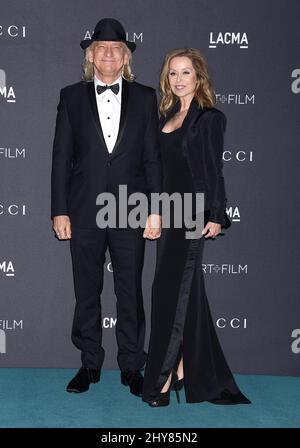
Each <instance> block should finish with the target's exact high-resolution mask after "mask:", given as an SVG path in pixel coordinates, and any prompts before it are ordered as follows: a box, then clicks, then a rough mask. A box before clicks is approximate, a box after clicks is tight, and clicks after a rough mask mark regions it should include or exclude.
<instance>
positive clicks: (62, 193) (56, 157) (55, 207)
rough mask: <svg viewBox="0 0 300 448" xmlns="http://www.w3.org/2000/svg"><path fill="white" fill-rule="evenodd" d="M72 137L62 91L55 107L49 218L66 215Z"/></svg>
mask: <svg viewBox="0 0 300 448" xmlns="http://www.w3.org/2000/svg"><path fill="white" fill-rule="evenodd" d="M73 147H74V145H73V135H72V128H71V125H70V121H69V117H68V111H67V107H66V104H65V101H64V94H63V89H62V90H61V91H60V101H59V104H58V106H57V117H56V126H55V137H54V142H53V153H52V173H51V217H52V218H53V217H54V216H58V215H68V206H67V200H68V193H69V182H70V174H71V170H72V158H73Z"/></svg>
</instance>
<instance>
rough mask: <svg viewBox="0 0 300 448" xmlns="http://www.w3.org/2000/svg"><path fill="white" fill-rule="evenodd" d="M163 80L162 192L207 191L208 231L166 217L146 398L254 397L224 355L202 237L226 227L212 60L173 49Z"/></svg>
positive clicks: (153, 401)
mask: <svg viewBox="0 0 300 448" xmlns="http://www.w3.org/2000/svg"><path fill="white" fill-rule="evenodd" d="M160 87H161V97H162V98H161V103H160V112H161V120H160V143H161V152H162V162H163V173H164V192H167V193H169V194H172V193H174V192H177V193H180V194H183V193H192V194H193V195H194V196H193V197H195V193H197V192H202V193H204V198H205V199H204V209H205V214H204V229H203V231H202V234H203V235H204V234H205V236H204V237H200V238H199V237H198V238H195V239H187V238H186V236H185V232H186V228H185V226H182V227H181V228H176V227H175V226H174V219H173V220H172V213H171V225H170V226H169V228H166V227H164V221H163V223H162V232H161V237H160V239H159V240H158V243H157V249H158V250H157V262H156V270H155V278H154V282H153V288H152V314H151V334H150V341H149V349H148V359H147V363H146V367H145V375H144V386H143V395H142V400H143V401H145V402H147V403H148V404H149V405H150V406H153V407H158V406H166V405H168V404H169V397H170V390H172V389H175V390H176V393H177V394H178V390H179V388H181V386H182V385H184V390H185V396H186V402H187V403H195V402H201V401H210V402H211V403H215V404H238V403H250V401H249V400H248V399H247V398H246V397H245V396H244V395H243V394H242V393H241V392H240V390H239V388H238V386H237V385H236V383H235V380H234V378H233V375H232V373H231V371H230V369H229V367H228V365H227V362H226V360H225V357H224V354H223V351H222V348H221V346H220V343H219V340H218V337H217V334H216V330H215V326H214V323H213V320H212V317H211V313H210V309H209V304H208V301H207V297H206V292H205V286H204V279H203V272H202V254H203V248H204V241H205V238H215V237H216V236H217V235H218V234H219V233H220V231H221V227H227V226H228V218H227V216H226V213H225V209H226V197H225V187H224V178H223V174H222V166H223V165H222V153H223V134H224V131H225V125H226V119H225V115H224V114H223V113H222V112H221V111H219V110H218V109H216V108H215V107H214V104H215V94H214V91H213V89H212V86H211V82H210V79H209V75H208V71H207V65H206V62H205V61H204V59H203V57H202V56H201V54H200V52H199V51H198V50H195V49H191V48H189V49H179V50H174V51H172V52H171V53H169V54H168V55H167V56H166V58H165V62H164V64H163V67H162V72H161V77H160ZM177 398H178V395H177ZM178 400H179V398H178Z"/></svg>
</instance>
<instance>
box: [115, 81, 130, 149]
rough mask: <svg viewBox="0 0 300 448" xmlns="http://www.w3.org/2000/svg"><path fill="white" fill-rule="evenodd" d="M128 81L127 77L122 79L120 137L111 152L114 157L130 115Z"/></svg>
mask: <svg viewBox="0 0 300 448" xmlns="http://www.w3.org/2000/svg"><path fill="white" fill-rule="evenodd" d="M128 84H129V83H128V81H126V80H125V79H122V99H121V116H120V125H119V132H118V137H117V140H116V143H115V146H114V149H113V151H112V153H111V155H112V157H113V156H114V155H115V153H116V151H117V150H118V147H119V144H120V142H121V140H122V137H123V134H124V129H125V125H126V119H127V116H128V90H129V85H128Z"/></svg>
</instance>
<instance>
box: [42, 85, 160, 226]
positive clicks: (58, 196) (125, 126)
mask: <svg viewBox="0 0 300 448" xmlns="http://www.w3.org/2000/svg"><path fill="white" fill-rule="evenodd" d="M122 83H123V84H122V99H121V115H120V125H119V133H118V137H117V141H116V144H115V146H114V148H113V151H112V153H109V152H108V149H107V147H106V144H105V140H104V136H103V133H102V128H101V124H100V119H99V115H98V109H97V100H96V94H95V87H94V82H93V81H91V82H83V81H81V82H78V83H76V84H73V85H70V86H67V87H65V88H63V89H61V91H60V101H59V104H58V107H57V118H56V127H55V137H54V142H53V156H52V175H51V217H52V218H53V217H54V216H57V215H68V216H69V217H70V219H71V224H72V225H73V226H76V227H80V228H96V214H97V211H98V210H99V208H100V206H99V205H96V197H97V196H98V194H99V193H103V192H110V193H114V194H115V197H116V199H117V196H118V191H119V185H121V184H122V185H127V193H128V195H129V194H131V193H135V192H142V193H145V194H147V195H148V196H149V194H150V193H160V192H161V186H162V185H161V182H162V177H161V176H162V172H161V157H160V150H159V143H158V111H157V99H156V94H155V90H154V89H152V88H151V87H146V86H143V85H141V84H139V83H137V82H128V81H125V80H124V79H123V80H122ZM117 206H118V204H117Z"/></svg>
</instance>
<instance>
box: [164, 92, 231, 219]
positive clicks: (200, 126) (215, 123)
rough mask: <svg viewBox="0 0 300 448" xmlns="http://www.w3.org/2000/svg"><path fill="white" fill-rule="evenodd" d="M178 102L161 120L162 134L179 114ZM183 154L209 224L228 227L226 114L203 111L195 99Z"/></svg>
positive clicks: (189, 117) (216, 110)
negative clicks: (225, 147)
mask: <svg viewBox="0 0 300 448" xmlns="http://www.w3.org/2000/svg"><path fill="white" fill-rule="evenodd" d="M179 108H180V103H179V102H177V103H176V104H175V106H174V107H173V108H172V110H171V111H169V112H168V113H167V115H166V116H161V118H160V130H161V129H162V128H163V126H164V125H165V123H166V122H167V121H168V120H170V118H171V117H172V116H173V115H174V114H175V113H176V112H177V111H178V110H179ZM184 128H185V135H184V138H183V143H182V145H183V150H184V151H185V153H186V154H187V156H188V163H189V166H190V169H191V172H192V176H193V181H194V187H195V191H196V192H203V193H204V209H205V210H209V221H212V222H216V223H219V224H221V226H222V227H225V228H227V227H229V225H230V221H229V218H228V216H227V214H226V202H227V198H226V192H225V183H224V176H223V147H224V133H225V129H226V117H225V115H224V113H223V112H222V111H220V110H218V109H216V108H215V107H212V108H206V107H204V108H202V107H201V106H198V104H197V103H196V101H195V99H193V101H192V102H191V105H190V107H189V110H188V113H187V115H186V118H185V124H184Z"/></svg>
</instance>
